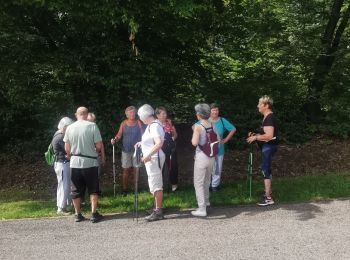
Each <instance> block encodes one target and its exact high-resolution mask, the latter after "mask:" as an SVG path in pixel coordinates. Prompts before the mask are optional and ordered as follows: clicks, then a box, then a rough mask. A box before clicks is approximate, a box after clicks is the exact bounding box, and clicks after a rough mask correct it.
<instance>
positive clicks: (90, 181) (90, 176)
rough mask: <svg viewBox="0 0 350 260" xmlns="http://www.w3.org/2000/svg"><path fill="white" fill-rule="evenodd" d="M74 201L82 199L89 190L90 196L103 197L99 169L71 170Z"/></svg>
mask: <svg viewBox="0 0 350 260" xmlns="http://www.w3.org/2000/svg"><path fill="white" fill-rule="evenodd" d="M71 180H72V189H71V196H72V199H77V198H82V197H83V196H84V193H85V190H86V188H87V190H88V194H89V195H91V194H97V195H101V191H100V185H99V178H98V167H91V168H84V169H79V168H71Z"/></svg>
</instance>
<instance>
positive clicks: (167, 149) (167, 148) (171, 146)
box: [162, 132, 175, 156]
mask: <svg viewBox="0 0 350 260" xmlns="http://www.w3.org/2000/svg"><path fill="white" fill-rule="evenodd" d="M162 150H163V152H164V153H165V155H167V156H170V155H171V154H172V153H173V152H174V150H175V141H174V140H173V138H172V137H171V134H170V133H168V132H165V134H164V142H163V146H162Z"/></svg>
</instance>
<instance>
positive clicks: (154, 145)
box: [136, 104, 165, 221]
mask: <svg viewBox="0 0 350 260" xmlns="http://www.w3.org/2000/svg"><path fill="white" fill-rule="evenodd" d="M137 114H138V116H139V118H140V119H141V121H142V122H143V123H144V124H146V125H147V128H146V129H145V131H144V133H143V135H142V138H141V142H139V143H137V144H136V145H137V146H141V149H142V154H143V157H142V161H143V163H144V164H145V167H146V171H147V175H148V185H149V189H150V192H151V193H152V194H153V196H154V199H155V209H154V210H153V212H152V213H151V214H150V215H149V216H147V217H146V218H145V219H146V220H147V221H155V220H161V219H163V218H164V217H163V212H162V202H163V178H162V168H163V165H164V161H165V154H164V152H163V151H162V149H161V148H162V145H163V142H164V130H163V127H162V124H161V123H160V122H159V120H158V119H155V118H154V110H153V108H152V107H151V106H150V105H148V104H145V105H143V106H142V107H140V108H139V110H138V112H137Z"/></svg>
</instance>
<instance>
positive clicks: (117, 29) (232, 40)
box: [0, 0, 350, 152]
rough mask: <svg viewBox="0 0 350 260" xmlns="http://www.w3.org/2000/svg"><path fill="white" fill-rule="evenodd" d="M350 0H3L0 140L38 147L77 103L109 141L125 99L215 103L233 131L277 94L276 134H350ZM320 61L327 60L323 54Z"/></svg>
mask: <svg viewBox="0 0 350 260" xmlns="http://www.w3.org/2000/svg"><path fill="white" fill-rule="evenodd" d="M349 5H350V1H349V0H285V1H279V0H269V1H264V0H232V1H230V0H222V1H220V0H212V1H195V0H158V1H149V0H146V1H145V0H113V1H111V0H85V1H68V0H55V1H45V0H32V1H30V0H12V1H7V2H5V3H3V5H2V8H1V10H0V55H1V59H0V124H1V128H0V135H1V137H2V138H1V139H0V146H1V147H5V148H6V149H9V147H11V148H10V149H12V152H18V151H19V150H20V149H22V148H25V147H26V148H30V147H32V146H33V145H35V146H36V147H39V148H40V149H41V150H42V151H44V150H45V148H46V147H47V143H48V141H49V140H50V138H51V136H52V134H53V132H54V129H55V127H56V124H57V122H58V121H59V119H60V117H62V116H66V115H68V116H73V114H74V111H75V109H76V108H77V106H80V105H85V106H87V107H88V108H89V109H90V110H91V111H94V112H95V113H96V115H97V117H98V125H99V126H100V128H101V130H102V133H103V134H104V136H105V137H110V136H111V135H112V134H113V133H114V131H115V130H116V127H117V125H118V122H120V120H121V119H122V117H123V110H124V108H125V107H126V106H128V105H130V104H133V105H136V106H139V105H141V104H143V103H149V104H151V105H153V106H157V105H165V106H166V107H168V108H169V110H170V112H171V114H172V115H173V117H174V119H175V121H177V122H187V123H190V122H193V120H194V117H193V105H194V104H195V103H197V102H202V101H204V102H214V101H215V102H218V103H219V104H220V105H221V113H222V115H224V116H226V117H227V118H229V119H230V120H231V121H233V122H234V124H235V125H236V126H237V127H238V130H239V131H238V134H239V135H241V137H242V136H243V135H245V133H246V132H247V130H248V129H252V128H256V127H257V126H258V124H259V120H260V116H259V115H258V113H257V112H256V103H257V100H258V98H259V96H261V95H263V94H268V95H271V96H272V97H273V98H274V99H275V112H276V114H277V116H278V118H279V119H280V126H281V133H282V140H284V141H289V142H303V141H305V140H307V139H308V138H309V137H310V136H311V135H313V134H314V133H317V134H319V133H322V134H331V135H335V136H339V137H344V138H346V137H348V135H349V134H350V120H349V119H350V118H349V117H350V107H349V101H350V66H349V65H350V54H349V49H350V46H349V42H350V41H349V40H350V35H349V33H350V32H349V21H348V20H349V12H350V11H349ZM325 57H326V58H325Z"/></svg>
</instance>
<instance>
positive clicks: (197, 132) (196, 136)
mask: <svg viewBox="0 0 350 260" xmlns="http://www.w3.org/2000/svg"><path fill="white" fill-rule="evenodd" d="M192 129H193V134H192V140H191V142H192V145H193V146H197V145H198V143H199V136H200V134H201V126H199V125H194V126H193V127H192Z"/></svg>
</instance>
